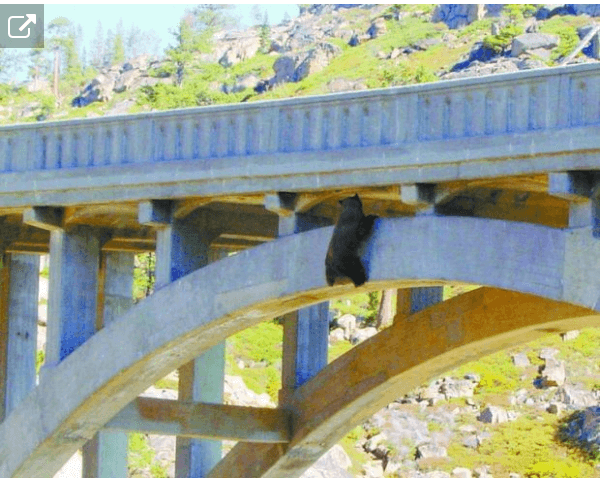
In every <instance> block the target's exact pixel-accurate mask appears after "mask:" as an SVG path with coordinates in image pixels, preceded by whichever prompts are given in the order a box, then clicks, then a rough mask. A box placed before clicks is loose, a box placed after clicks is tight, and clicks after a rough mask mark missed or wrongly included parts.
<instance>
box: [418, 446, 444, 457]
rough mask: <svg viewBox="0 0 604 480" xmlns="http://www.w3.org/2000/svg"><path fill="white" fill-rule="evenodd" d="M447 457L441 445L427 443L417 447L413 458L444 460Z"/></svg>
mask: <svg viewBox="0 0 604 480" xmlns="http://www.w3.org/2000/svg"><path fill="white" fill-rule="evenodd" d="M446 456H447V449H446V448H445V447H443V446H442V445H438V444H435V443H428V444H424V445H419V446H418V447H417V451H416V453H415V458H417V459H420V458H444V457H446Z"/></svg>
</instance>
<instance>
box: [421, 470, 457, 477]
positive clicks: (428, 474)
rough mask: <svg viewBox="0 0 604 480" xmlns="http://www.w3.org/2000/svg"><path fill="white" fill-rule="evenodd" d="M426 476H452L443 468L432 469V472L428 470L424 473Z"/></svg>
mask: <svg viewBox="0 0 604 480" xmlns="http://www.w3.org/2000/svg"><path fill="white" fill-rule="evenodd" d="M424 477H425V478H451V475H449V474H448V473H447V472H443V471H442V470H432V471H431V472H427V473H425V474H424Z"/></svg>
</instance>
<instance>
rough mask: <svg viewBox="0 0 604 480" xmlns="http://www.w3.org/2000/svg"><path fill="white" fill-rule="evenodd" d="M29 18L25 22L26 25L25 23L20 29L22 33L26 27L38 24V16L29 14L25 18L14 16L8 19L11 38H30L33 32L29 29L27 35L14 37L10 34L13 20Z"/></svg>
mask: <svg viewBox="0 0 604 480" xmlns="http://www.w3.org/2000/svg"><path fill="white" fill-rule="evenodd" d="M25 17H27V20H26V21H25V23H23V25H21V26H20V27H19V31H20V32H22V31H23V30H24V29H25V27H27V26H28V25H29V24H30V23H34V24H35V23H36V15H35V14H31V13H27V14H26V15H25V16H23V15H13V16H12V17H8V36H9V37H10V38H29V35H30V34H31V30H30V29H29V28H28V29H27V35H12V34H11V33H10V21H11V20H12V19H13V18H25Z"/></svg>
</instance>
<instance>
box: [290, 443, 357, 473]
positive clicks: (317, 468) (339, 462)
mask: <svg viewBox="0 0 604 480" xmlns="http://www.w3.org/2000/svg"><path fill="white" fill-rule="evenodd" d="M351 466H352V461H351V460H350V457H349V456H348V454H347V453H346V452H345V451H344V449H343V448H342V447H341V446H340V445H334V446H333V447H331V448H330V449H329V450H327V452H326V453H325V454H324V455H323V456H322V457H321V458H319V460H317V461H316V462H315V463H314V464H313V466H312V467H310V468H309V469H308V470H306V472H304V473H303V474H302V476H301V478H354V476H353V475H351V474H350V473H348V468H350V467H351Z"/></svg>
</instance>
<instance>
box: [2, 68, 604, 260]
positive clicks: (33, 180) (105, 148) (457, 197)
mask: <svg viewBox="0 0 604 480" xmlns="http://www.w3.org/2000/svg"><path fill="white" fill-rule="evenodd" d="M599 85H600V76H599V64H598V65H578V66H572V67H561V68H551V69H543V70H531V71H523V72H517V73H512V74H504V75H494V76H491V77H486V78H473V79H462V80H453V81H443V82H438V83H433V84H425V85H416V86H407V87H397V88H388V89H380V90H370V91H364V92H355V93H343V94H332V95H324V96H316V97H304V98H296V99H288V100H280V101H266V102H257V103H249V104H238V105H226V106H213V107H203V108H191V109H183V110H174V111H169V112H155V113H148V114H138V115H124V116H117V117H104V118H96V119H84V120H71V121H63V122H47V123H41V124H27V125H14V126H8V127H2V128H0V217H1V216H3V215H4V217H5V218H4V225H5V228H4V229H3V230H5V231H8V229H9V228H11V227H12V228H13V229H14V228H16V226H18V225H19V224H20V222H21V215H22V213H23V211H24V209H26V208H28V207H31V206H35V205H44V206H56V207H64V208H65V210H64V216H63V225H65V226H70V225H77V224H82V223H85V224H94V225H98V226H102V227H106V228H112V229H114V231H116V233H115V235H114V238H113V241H112V243H109V245H108V246H107V248H108V249H112V248H113V249H134V250H150V249H153V245H154V234H153V231H152V230H151V229H149V228H147V227H145V226H141V225H140V224H139V222H138V218H137V208H138V207H137V205H138V202H140V201H145V200H150V199H174V200H177V201H178V208H177V213H176V215H177V216H186V215H187V214H188V213H190V212H191V211H193V210H194V209H196V208H198V207H201V206H206V207H207V208H209V209H212V210H213V211H216V212H217V213H216V216H217V217H218V216H223V217H224V216H228V217H230V216H232V214H233V212H244V213H245V214H246V215H247V216H248V217H250V218H253V219H254V220H253V221H252V222H251V225H252V226H250V225H247V226H243V227H241V228H234V229H233V231H230V232H226V233H224V234H223V235H221V237H220V239H219V240H217V241H218V242H219V243H221V244H222V245H223V246H228V247H231V248H245V247H248V246H251V245H255V244H257V243H259V242H262V241H266V240H267V239H270V238H274V236H275V233H276V228H277V227H276V226H277V220H276V216H275V215H274V213H271V212H267V210H266V209H265V206H266V205H265V202H266V194H274V193H275V192H279V191H287V192H295V193H297V194H298V196H297V200H296V205H295V210H296V211H297V212H302V211H306V212H309V213H312V214H315V215H317V216H322V217H327V218H331V219H333V218H335V215H336V214H337V208H336V207H337V204H336V201H337V198H340V197H341V196H343V195H345V194H347V193H348V192H359V193H360V194H361V196H362V198H363V200H364V203H365V205H366V209H367V211H368V212H370V213H374V214H377V215H379V216H382V217H393V216H401V215H403V216H406V215H413V214H414V213H415V212H416V211H417V210H418V208H420V207H421V204H420V203H417V202H416V203H414V202H412V201H407V202H405V201H404V200H403V201H402V202H401V190H400V185H408V184H416V183H431V184H436V185H437V191H436V197H437V200H438V202H437V203H438V204H439V205H440V207H439V208H441V209H442V210H443V211H444V212H445V213H455V214H462V215H474V216H485V217H491V218H508V219H512V220H523V221H530V222H536V223H543V224H546V225H551V226H564V225H566V219H567V216H568V205H567V202H565V201H563V200H560V199H558V198H554V197H552V196H550V195H548V180H547V176H546V174H547V173H548V172H551V171H566V170H584V169H586V170H595V169H599V141H600V140H599V123H600V121H599V118H600V116H599V88H600V87H599ZM233 207H234V208H233ZM248 223H249V222H248ZM259 224H262V225H264V226H263V227H260V226H259ZM252 227H253V228H252ZM117 230H119V232H117ZM23 236H25V237H27V238H29V239H30V242H29V243H30V245H29V246H28V245H25V244H24V242H20V241H17V240H15V239H13V240H12V241H11V242H10V243H12V244H14V245H13V249H14V250H15V251H20V250H24V251H27V250H28V249H29V250H31V251H44V250H45V248H46V247H45V245H47V243H48V242H47V238H46V237H47V234H45V233H44V232H36V231H33V230H32V231H28V232H25V233H24V234H23ZM13 237H14V235H13ZM21 240H23V239H21ZM6 241H8V240H6V239H5V242H6Z"/></svg>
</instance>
